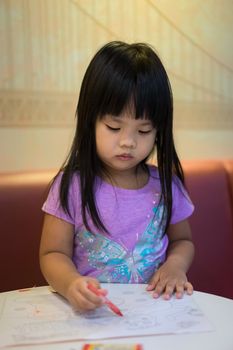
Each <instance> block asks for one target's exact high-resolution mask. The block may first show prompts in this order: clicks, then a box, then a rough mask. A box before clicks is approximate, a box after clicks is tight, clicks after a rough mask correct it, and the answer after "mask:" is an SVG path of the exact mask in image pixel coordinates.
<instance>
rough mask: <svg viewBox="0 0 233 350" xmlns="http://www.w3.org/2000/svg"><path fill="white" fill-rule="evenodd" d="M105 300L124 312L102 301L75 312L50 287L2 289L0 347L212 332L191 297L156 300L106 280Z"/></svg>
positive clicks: (137, 287) (130, 286) (141, 289)
mask: <svg viewBox="0 0 233 350" xmlns="http://www.w3.org/2000/svg"><path fill="white" fill-rule="evenodd" d="M103 287H104V288H106V289H108V298H109V299H110V300H111V301H112V302H113V303H114V304H116V305H117V306H118V307H119V308H120V310H121V311H122V313H123V317H120V316H118V315H116V314H115V313H113V312H112V311H111V310H110V309H109V308H108V307H107V306H106V305H103V306H101V307H100V308H98V309H96V310H94V311H87V312H83V313H79V312H75V311H73V309H72V308H71V306H70V305H69V304H68V303H67V302H66V300H65V299H64V298H62V297H61V296H59V295H58V294H57V293H53V292H51V290H50V289H49V287H38V288H32V289H28V290H25V291H12V292H7V293H3V294H2V295H1V298H0V334H1V337H0V347H1V346H5V345H23V344H25V345H26V344H39V343H41V344H42V343H48V342H58V341H68V340H95V339H107V338H118V337H128V336H145V335H156V334H174V333H179V334H181V333H190V332H205V331H211V330H213V329H212V326H211V324H210V323H209V322H208V320H207V319H206V317H205V315H204V314H203V313H202V312H201V310H200V309H199V307H198V306H197V305H196V303H195V300H194V298H193V296H188V295H184V297H183V298H182V299H176V298H175V297H172V298H171V299H170V300H163V299H162V298H159V299H154V298H152V295H151V293H149V292H147V291H146V290H145V288H146V285H137V284H107V285H103Z"/></svg>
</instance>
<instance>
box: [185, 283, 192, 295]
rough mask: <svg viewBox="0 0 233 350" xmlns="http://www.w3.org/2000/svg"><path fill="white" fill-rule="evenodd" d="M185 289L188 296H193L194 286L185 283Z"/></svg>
mask: <svg viewBox="0 0 233 350" xmlns="http://www.w3.org/2000/svg"><path fill="white" fill-rule="evenodd" d="M184 288H185V290H186V292H187V294H189V295H191V294H193V285H192V284H191V283H190V282H185V284H184Z"/></svg>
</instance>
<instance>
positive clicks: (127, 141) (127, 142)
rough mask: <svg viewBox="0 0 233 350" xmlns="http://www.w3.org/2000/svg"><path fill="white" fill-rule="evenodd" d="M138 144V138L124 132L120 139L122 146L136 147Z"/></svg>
mask: <svg viewBox="0 0 233 350" xmlns="http://www.w3.org/2000/svg"><path fill="white" fill-rule="evenodd" d="M136 145H137V142H136V138H135V137H134V135H131V134H124V135H122V137H121V139H120V147H125V148H135V147H136Z"/></svg>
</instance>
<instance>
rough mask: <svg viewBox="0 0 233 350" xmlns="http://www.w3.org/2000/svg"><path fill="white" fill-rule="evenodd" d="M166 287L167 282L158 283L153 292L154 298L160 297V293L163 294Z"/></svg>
mask: <svg viewBox="0 0 233 350" xmlns="http://www.w3.org/2000/svg"><path fill="white" fill-rule="evenodd" d="M164 288H165V283H163V282H159V283H157V285H156V287H155V290H154V293H153V298H158V297H159V296H160V294H162V292H163V291H164Z"/></svg>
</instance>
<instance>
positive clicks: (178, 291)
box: [176, 283, 184, 299]
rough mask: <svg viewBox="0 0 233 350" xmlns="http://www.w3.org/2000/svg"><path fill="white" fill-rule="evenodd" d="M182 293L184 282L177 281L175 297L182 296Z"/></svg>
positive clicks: (179, 297)
mask: <svg viewBox="0 0 233 350" xmlns="http://www.w3.org/2000/svg"><path fill="white" fill-rule="evenodd" d="M183 294H184V284H181V283H179V284H178V283H177V285H176V298H177V299H181V298H182V297H183Z"/></svg>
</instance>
